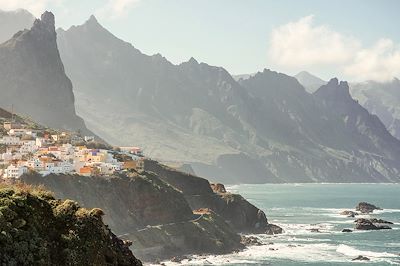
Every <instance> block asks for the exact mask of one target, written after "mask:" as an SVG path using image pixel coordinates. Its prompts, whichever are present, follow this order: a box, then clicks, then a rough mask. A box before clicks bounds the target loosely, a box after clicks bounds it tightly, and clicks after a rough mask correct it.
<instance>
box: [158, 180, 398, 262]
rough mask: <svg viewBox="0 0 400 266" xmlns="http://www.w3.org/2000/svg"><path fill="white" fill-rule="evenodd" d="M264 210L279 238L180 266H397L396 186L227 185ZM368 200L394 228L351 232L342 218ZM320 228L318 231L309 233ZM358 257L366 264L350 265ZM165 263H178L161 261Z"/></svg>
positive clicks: (196, 258) (376, 214)
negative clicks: (275, 228) (281, 229)
mask: <svg viewBox="0 0 400 266" xmlns="http://www.w3.org/2000/svg"><path fill="white" fill-rule="evenodd" d="M227 189H228V190H229V191H231V192H234V193H239V194H241V195H242V196H243V197H245V198H246V199H247V200H249V201H250V202H251V203H253V204H255V205H256V206H257V207H259V208H261V209H262V210H264V211H265V213H266V215H267V217H268V221H269V222H270V223H274V224H277V225H279V226H281V227H282V228H283V229H284V230H285V232H284V234H282V235H277V236H268V235H257V237H259V238H260V240H261V242H263V243H264V244H266V245H262V246H250V247H248V248H247V249H245V250H244V251H241V252H239V253H234V254H228V255H219V256H194V257H193V258H191V260H190V261H189V260H184V261H182V264H181V265H277V266H297V265H313V266H314V265H315V266H324V265H340V266H342V265H362V264H367V265H379V266H385V265H400V184H265V185H235V186H231V187H227ZM361 201H366V202H369V203H372V204H375V205H377V206H379V207H381V208H383V210H379V211H374V213H373V214H371V215H365V216H364V215H363V216H357V218H363V217H376V218H380V219H384V220H388V221H391V222H394V225H392V228H393V229H392V230H380V231H354V232H351V233H342V232H341V231H342V229H344V228H349V229H352V228H353V226H354V218H349V217H346V216H342V215H340V214H339V213H340V212H341V211H343V210H354V209H355V206H356V205H357V203H359V202H361ZM310 229H318V231H319V232H311V231H310ZM359 255H362V256H366V257H368V258H369V259H370V261H366V262H359V261H358V262H357V261H352V259H354V258H356V257H357V256H359ZM165 264H166V265H176V264H174V263H171V262H165Z"/></svg>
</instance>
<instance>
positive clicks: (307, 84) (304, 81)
mask: <svg viewBox="0 0 400 266" xmlns="http://www.w3.org/2000/svg"><path fill="white" fill-rule="evenodd" d="M294 77H295V78H296V79H297V80H298V81H299V82H300V84H301V85H303V87H304V88H305V89H306V90H307V91H308V92H309V93H314V92H315V91H316V90H318V89H319V88H320V87H321V86H322V85H325V84H326V83H327V82H326V81H324V80H322V79H320V78H319V77H317V76H314V75H312V74H311V73H309V72H307V71H301V72H300V73H298V74H297V75H295V76H294Z"/></svg>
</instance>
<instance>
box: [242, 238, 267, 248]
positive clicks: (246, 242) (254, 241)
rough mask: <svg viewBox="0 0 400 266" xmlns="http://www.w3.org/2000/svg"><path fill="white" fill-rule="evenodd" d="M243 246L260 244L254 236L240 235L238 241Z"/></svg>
mask: <svg viewBox="0 0 400 266" xmlns="http://www.w3.org/2000/svg"><path fill="white" fill-rule="evenodd" d="M240 242H241V243H242V244H243V245H245V246H261V245H263V244H262V243H261V242H260V240H259V239H258V238H257V237H255V236H242V239H241V241H240Z"/></svg>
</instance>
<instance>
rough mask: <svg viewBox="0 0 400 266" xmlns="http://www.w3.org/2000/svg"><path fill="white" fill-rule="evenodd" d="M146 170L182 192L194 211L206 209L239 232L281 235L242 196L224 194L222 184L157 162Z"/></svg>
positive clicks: (153, 162) (152, 163)
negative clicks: (212, 182)
mask: <svg viewBox="0 0 400 266" xmlns="http://www.w3.org/2000/svg"><path fill="white" fill-rule="evenodd" d="M145 169H146V170H148V171H151V172H154V173H156V174H157V175H158V176H159V177H160V178H161V179H162V180H164V181H165V182H167V183H168V184H170V185H172V186H173V187H175V188H176V189H178V190H179V191H182V193H183V195H184V196H185V198H186V200H187V201H188V203H189V205H190V206H191V208H192V209H193V210H195V209H199V208H209V209H211V210H213V211H214V212H216V213H217V214H219V215H220V216H221V217H223V218H224V219H225V221H226V222H227V223H229V224H230V225H231V226H232V227H233V228H235V229H236V230H237V231H238V232H248V233H268V234H276V233H282V228H280V227H278V226H275V225H271V224H269V223H268V220H267V217H266V215H265V213H264V212H263V211H262V210H260V209H258V208H257V207H255V206H254V205H253V204H251V203H249V202H248V201H247V200H246V199H244V198H243V197H242V196H240V195H237V194H232V193H227V192H226V189H225V187H224V186H223V185H222V184H211V185H210V183H209V182H208V181H207V180H206V179H204V178H201V177H198V176H193V175H190V174H186V173H183V172H180V171H178V170H176V169H173V168H170V167H167V166H165V165H162V164H160V163H158V162H156V161H152V160H147V161H146V162H145Z"/></svg>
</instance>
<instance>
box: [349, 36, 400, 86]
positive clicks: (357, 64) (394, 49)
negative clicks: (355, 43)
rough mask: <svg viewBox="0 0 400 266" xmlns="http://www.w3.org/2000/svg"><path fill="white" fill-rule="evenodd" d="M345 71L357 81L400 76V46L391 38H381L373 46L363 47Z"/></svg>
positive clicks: (380, 79) (388, 78) (382, 79)
mask: <svg viewBox="0 0 400 266" xmlns="http://www.w3.org/2000/svg"><path fill="white" fill-rule="evenodd" d="M344 73H345V74H347V75H349V76H351V77H353V78H354V79H355V80H357V81H362V80H377V81H386V80H391V79H392V78H393V77H399V76H400V46H399V45H395V44H394V42H393V41H392V40H390V39H380V40H379V41H378V42H377V43H376V44H375V45H374V46H373V47H371V48H368V49H361V50H360V51H358V52H357V53H356V54H355V58H354V61H353V62H352V63H351V64H350V65H348V66H345V68H344Z"/></svg>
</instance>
